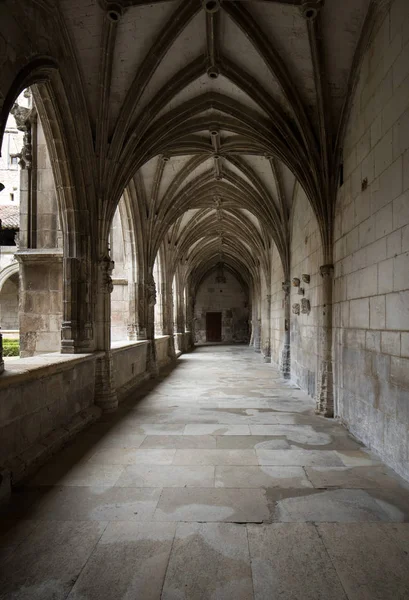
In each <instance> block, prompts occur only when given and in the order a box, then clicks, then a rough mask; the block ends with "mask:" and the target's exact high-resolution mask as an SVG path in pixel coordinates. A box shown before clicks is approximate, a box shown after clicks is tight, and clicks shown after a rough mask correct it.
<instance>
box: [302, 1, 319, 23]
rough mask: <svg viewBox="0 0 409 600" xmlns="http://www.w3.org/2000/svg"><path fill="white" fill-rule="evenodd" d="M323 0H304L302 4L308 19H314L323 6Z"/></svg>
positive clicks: (303, 13) (304, 15)
mask: <svg viewBox="0 0 409 600" xmlns="http://www.w3.org/2000/svg"><path fill="white" fill-rule="evenodd" d="M322 5H323V0H303V2H302V5H301V11H302V15H303V17H304V18H305V19H307V21H313V20H314V19H316V18H317V15H318V13H319V11H320V9H321V8H322Z"/></svg>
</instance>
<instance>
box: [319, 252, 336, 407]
mask: <svg viewBox="0 0 409 600" xmlns="http://www.w3.org/2000/svg"><path fill="white" fill-rule="evenodd" d="M320 273H321V277H322V302H321V311H322V312H321V319H320V323H319V353H320V355H319V358H320V366H319V373H318V385H317V397H316V402H317V406H316V413H317V414H320V415H323V416H324V417H333V416H334V379H333V374H334V370H333V364H332V283H333V276H334V266H333V265H331V264H327V265H322V266H321V267H320Z"/></svg>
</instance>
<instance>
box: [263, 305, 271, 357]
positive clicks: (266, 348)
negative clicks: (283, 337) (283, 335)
mask: <svg viewBox="0 0 409 600" xmlns="http://www.w3.org/2000/svg"><path fill="white" fill-rule="evenodd" d="M266 304H267V308H266V329H267V336H264V341H263V358H264V362H265V363H271V294H267V295H266Z"/></svg>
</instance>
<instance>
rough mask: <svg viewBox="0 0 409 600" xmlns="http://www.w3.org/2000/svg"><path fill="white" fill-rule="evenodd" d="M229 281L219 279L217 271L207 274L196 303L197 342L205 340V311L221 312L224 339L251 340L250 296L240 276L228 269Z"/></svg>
mask: <svg viewBox="0 0 409 600" xmlns="http://www.w3.org/2000/svg"><path fill="white" fill-rule="evenodd" d="M225 276H226V283H220V282H219V283H218V282H217V281H216V273H212V274H211V275H210V276H208V277H206V278H205V279H204V280H203V282H202V284H201V285H200V287H199V290H198V292H197V295H196V302H195V315H194V316H195V320H194V326H195V342H196V343H203V342H206V313H207V312H219V311H220V312H221V313H222V341H223V342H248V341H249V326H248V320H249V310H248V307H247V302H248V300H247V297H246V294H245V292H244V290H243V288H242V287H241V285H240V283H239V282H238V281H237V279H236V278H235V277H234V276H233V275H232V274H231V273H230V272H228V271H225Z"/></svg>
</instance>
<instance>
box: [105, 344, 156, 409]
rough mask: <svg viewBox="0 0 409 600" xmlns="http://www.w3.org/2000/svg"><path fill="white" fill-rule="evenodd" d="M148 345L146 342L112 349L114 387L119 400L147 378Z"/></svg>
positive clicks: (117, 346)
mask: <svg viewBox="0 0 409 600" xmlns="http://www.w3.org/2000/svg"><path fill="white" fill-rule="evenodd" d="M148 345H149V342H148V341H147V340H146V341H141V342H128V343H127V344H125V345H122V344H121V345H119V344H118V345H114V347H113V348H112V360H113V371H114V385H115V389H116V392H117V394H118V398H119V399H121V398H122V397H124V396H126V394H128V393H129V392H130V391H131V390H132V389H133V388H134V387H136V386H137V385H139V384H140V383H141V382H142V381H143V380H144V379H146V378H147V377H148V376H149V375H148V374H147V373H146V356H147V349H148Z"/></svg>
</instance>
